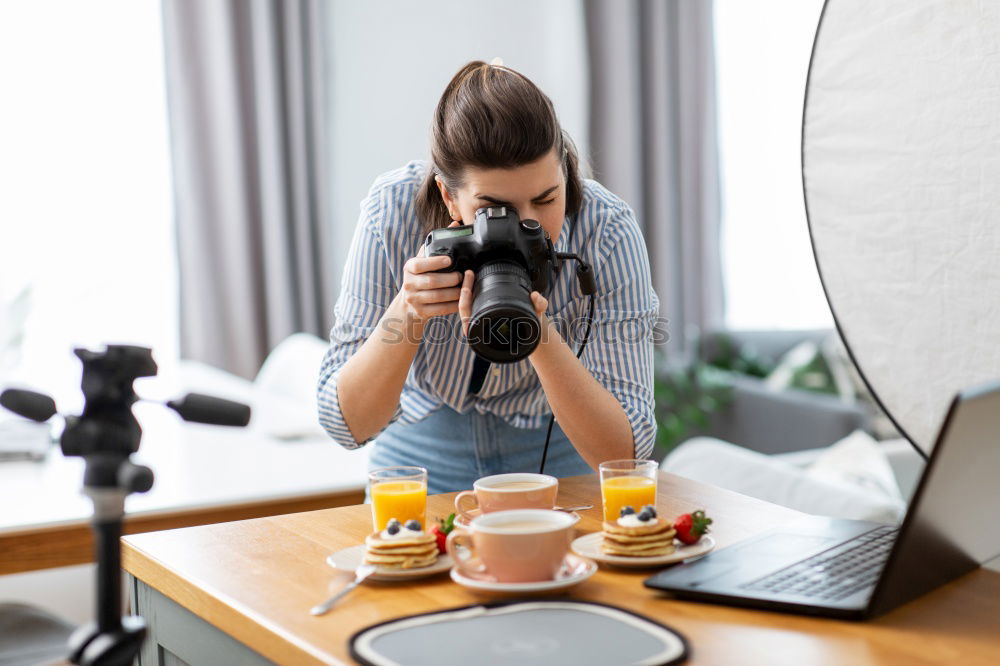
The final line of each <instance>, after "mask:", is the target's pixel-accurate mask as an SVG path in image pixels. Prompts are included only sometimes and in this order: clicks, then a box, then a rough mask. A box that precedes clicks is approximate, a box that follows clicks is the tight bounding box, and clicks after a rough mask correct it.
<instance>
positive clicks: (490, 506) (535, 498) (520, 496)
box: [455, 473, 559, 522]
mask: <svg viewBox="0 0 1000 666" xmlns="http://www.w3.org/2000/svg"><path fill="white" fill-rule="evenodd" d="M472 488H473V489H472V490H466V491H463V492H460V493H459V494H458V495H457V496H456V497H455V510H456V511H458V513H459V514H461V516H462V518H463V519H465V521H466V522H469V521H471V520H472V519H473V518H474V517H475V513H473V509H475V508H478V509H479V513H482V514H486V513H493V512H495V511H509V510H512V509H551V508H552V507H554V506H555V505H556V495H557V494H558V492H559V479H557V478H556V477H554V476H549V475H547V474H526V473H524V474H522V473H517V474H495V475H493V476H484V477H483V478H481V479H479V480H478V481H476V482H475V483H474V484H472ZM470 505H471V506H470Z"/></svg>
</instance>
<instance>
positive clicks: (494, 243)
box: [424, 206, 560, 363]
mask: <svg viewBox="0 0 1000 666" xmlns="http://www.w3.org/2000/svg"><path fill="white" fill-rule="evenodd" d="M440 255H446V256H449V257H451V260H452V263H451V265H450V266H448V267H447V268H443V269H441V270H440V271H438V272H439V273H449V272H451V271H459V272H462V273H464V272H465V271H466V270H472V271H475V273H476V283H475V288H474V293H473V302H472V319H471V320H470V321H469V332H468V341H469V346H471V347H472V350H473V351H474V352H476V354H478V355H479V356H481V357H482V358H484V359H486V360H488V361H491V362H493V363H513V362H515V361H520V360H521V359H523V358H525V357H527V356H528V354H530V353H531V352H532V351H534V349H535V347H537V346H538V340H539V337H540V336H541V325H540V323H539V321H538V317H537V316H536V315H535V308H534V306H532V304H531V292H532V291H537V292H539V293H540V294H543V295H545V294H547V293H548V289H549V286H550V285H551V284H552V282H553V280H554V277H555V274H556V273H557V272H558V270H559V265H560V259H559V257H558V256H557V254H556V252H555V249H554V247H553V245H552V239H551V238H550V237H549V234H548V232H546V231H545V230H543V229H542V225H541V224H539V223H538V220H522V219H519V218H518V215H517V211H516V210H514V208H512V207H510V206H490V207H489V208H480V209H479V210H477V211H476V221H475V222H474V223H472V224H466V225H464V226H460V227H448V228H445V229H434V230H433V231H431V232H430V233H429V234H427V239H426V240H425V241H424V256H425V257H436V256H440Z"/></svg>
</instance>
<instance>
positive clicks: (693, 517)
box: [674, 509, 712, 546]
mask: <svg viewBox="0 0 1000 666" xmlns="http://www.w3.org/2000/svg"><path fill="white" fill-rule="evenodd" d="M711 524H712V519H711V518H709V517H708V516H706V515H705V512H704V511H702V510H701V509H699V510H697V511H693V512H691V513H685V514H682V515H680V516H677V520H676V521H674V529H675V530H677V539H678V540H680V542H681V543H685V544H687V545H689V546H690V545H691V544H693V543H698V540H699V539H701V535H702V534H704V533H705V532H707V531H708V526H709V525H711Z"/></svg>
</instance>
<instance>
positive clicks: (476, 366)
mask: <svg viewBox="0 0 1000 666" xmlns="http://www.w3.org/2000/svg"><path fill="white" fill-rule="evenodd" d="M475 358H476V360H475V361H473V362H472V376H471V377H469V393H472V394H473V395H475V394H477V393H479V391H480V389H482V388H483V384H485V383H486V375H487V374H489V372H490V362H489V361H487V360H486V359H484V358H481V357H479V356H476V357H475Z"/></svg>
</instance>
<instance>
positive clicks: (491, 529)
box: [447, 509, 580, 583]
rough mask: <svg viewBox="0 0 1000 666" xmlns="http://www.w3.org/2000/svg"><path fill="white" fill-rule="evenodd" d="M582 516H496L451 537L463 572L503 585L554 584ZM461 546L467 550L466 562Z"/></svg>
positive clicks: (520, 512) (519, 512)
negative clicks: (547, 582) (548, 581)
mask: <svg viewBox="0 0 1000 666" xmlns="http://www.w3.org/2000/svg"><path fill="white" fill-rule="evenodd" d="M578 520H580V517H579V516H577V515H576V514H572V513H566V512H564V511H551V510H543V509H516V510H514V511H495V512H493V513H487V514H483V515H482V516H479V517H478V518H476V519H475V520H473V521H472V523H471V524H470V525H469V527H468V529H467V530H466V529H457V530H455V531H454V532H452V533H451V534H449V535H448V541H447V550H448V553H449V554H450V555H451V557H452V560H454V562H455V566H456V567H458V570H459V572H461V573H462V574H463V575H465V576H466V577H469V578H478V579H480V580H482V579H487V580H493V581H497V582H500V583H527V582H536V581H546V580H553V579H554V578H555V577H556V574H557V573H559V569H560V568H561V567H562V565H563V560H565V559H566V553H567V552H568V551H569V544H570V542H571V541H572V540H573V526H574V525H576V522H577V521H578ZM459 546H462V547H464V548H465V549H467V552H468V554H467V555H466V556H465V557H462V553H461V552H460V551H459V550H457V549H458V547H459Z"/></svg>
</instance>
